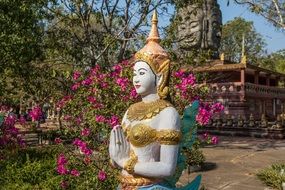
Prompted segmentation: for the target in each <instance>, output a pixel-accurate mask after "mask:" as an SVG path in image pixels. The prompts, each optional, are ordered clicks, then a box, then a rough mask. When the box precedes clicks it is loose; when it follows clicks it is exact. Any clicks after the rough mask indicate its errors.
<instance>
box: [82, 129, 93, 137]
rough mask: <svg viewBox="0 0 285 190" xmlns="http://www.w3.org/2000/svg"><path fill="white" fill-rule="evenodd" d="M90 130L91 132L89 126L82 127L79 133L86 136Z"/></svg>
mask: <svg viewBox="0 0 285 190" xmlns="http://www.w3.org/2000/svg"><path fill="white" fill-rule="evenodd" d="M90 132H91V130H90V129H89V128H84V129H83V130H82V131H81V133H80V134H81V135H82V136H85V137H87V136H89V135H90Z"/></svg>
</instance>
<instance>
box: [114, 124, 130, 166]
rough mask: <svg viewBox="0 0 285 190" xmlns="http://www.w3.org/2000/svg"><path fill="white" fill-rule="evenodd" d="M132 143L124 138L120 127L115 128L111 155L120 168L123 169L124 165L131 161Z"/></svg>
mask: <svg viewBox="0 0 285 190" xmlns="http://www.w3.org/2000/svg"><path fill="white" fill-rule="evenodd" d="M129 152H130V143H129V142H128V141H127V139H126V138H125V136H124V133H123V130H122V128H121V127H120V126H118V127H114V128H113V129H112V131H111V136H110V144H109V154H110V157H111V160H112V161H114V162H115V163H116V164H117V165H118V166H119V167H121V168H123V164H124V163H125V162H126V160H128V159H129Z"/></svg>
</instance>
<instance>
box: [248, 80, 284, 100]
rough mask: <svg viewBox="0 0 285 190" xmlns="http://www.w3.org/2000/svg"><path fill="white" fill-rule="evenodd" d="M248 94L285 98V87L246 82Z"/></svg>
mask: <svg viewBox="0 0 285 190" xmlns="http://www.w3.org/2000/svg"><path fill="white" fill-rule="evenodd" d="M245 91H246V94H249V95H257V96H265V97H271V98H285V89H284V88H279V87H272V86H264V85H256V84H251V83H245Z"/></svg>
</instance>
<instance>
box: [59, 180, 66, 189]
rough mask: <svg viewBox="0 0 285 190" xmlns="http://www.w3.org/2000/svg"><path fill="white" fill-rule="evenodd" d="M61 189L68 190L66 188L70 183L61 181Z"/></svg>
mask: <svg viewBox="0 0 285 190" xmlns="http://www.w3.org/2000/svg"><path fill="white" fill-rule="evenodd" d="M60 187H61V188H62V189H66V188H67V187H68V182H67V181H65V180H63V181H61V182H60Z"/></svg>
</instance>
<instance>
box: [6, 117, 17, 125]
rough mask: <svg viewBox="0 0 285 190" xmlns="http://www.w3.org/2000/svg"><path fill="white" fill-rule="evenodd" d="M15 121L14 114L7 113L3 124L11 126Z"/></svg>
mask: <svg viewBox="0 0 285 190" xmlns="http://www.w3.org/2000/svg"><path fill="white" fill-rule="evenodd" d="M15 123H16V115H8V116H7V117H6V118H5V120H4V125H5V126H8V127H11V126H14V125H15Z"/></svg>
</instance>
